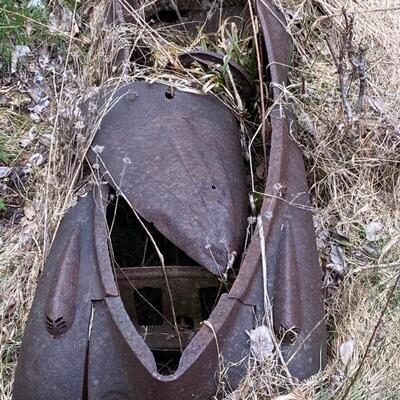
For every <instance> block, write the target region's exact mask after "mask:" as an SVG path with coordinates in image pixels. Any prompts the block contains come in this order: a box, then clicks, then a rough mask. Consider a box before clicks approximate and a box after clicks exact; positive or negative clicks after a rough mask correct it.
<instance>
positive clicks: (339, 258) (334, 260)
mask: <svg viewBox="0 0 400 400" xmlns="http://www.w3.org/2000/svg"><path fill="white" fill-rule="evenodd" d="M330 259H331V263H330V264H328V266H329V267H330V268H332V269H333V270H334V271H336V272H337V273H338V274H339V275H342V276H343V275H344V272H345V270H346V264H345V261H344V251H343V249H342V248H341V247H339V246H337V245H336V244H334V245H332V248H331V253H330Z"/></svg>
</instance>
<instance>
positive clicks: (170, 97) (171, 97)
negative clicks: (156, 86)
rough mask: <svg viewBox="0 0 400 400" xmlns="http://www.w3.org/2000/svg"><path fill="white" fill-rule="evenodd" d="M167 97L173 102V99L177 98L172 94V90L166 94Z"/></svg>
mask: <svg viewBox="0 0 400 400" xmlns="http://www.w3.org/2000/svg"><path fill="white" fill-rule="evenodd" d="M165 97H166V98H167V99H168V100H171V99H173V98H174V97H175V94H174V93H172V92H171V91H170V90H167V91H166V92H165Z"/></svg>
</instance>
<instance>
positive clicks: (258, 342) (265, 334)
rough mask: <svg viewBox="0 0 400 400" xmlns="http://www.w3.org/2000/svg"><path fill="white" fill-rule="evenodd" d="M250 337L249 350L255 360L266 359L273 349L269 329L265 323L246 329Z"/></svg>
mask: <svg viewBox="0 0 400 400" xmlns="http://www.w3.org/2000/svg"><path fill="white" fill-rule="evenodd" d="M246 333H247V334H248V335H249V338H250V351H251V354H252V356H253V357H254V358H255V359H256V360H257V361H261V362H262V361H266V360H267V359H268V358H270V357H271V356H272V354H273V351H274V343H273V340H272V333H271V329H270V328H268V327H267V326H265V325H261V326H258V327H257V328H255V329H252V330H251V331H246Z"/></svg>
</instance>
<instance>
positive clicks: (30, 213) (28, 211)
mask: <svg viewBox="0 0 400 400" xmlns="http://www.w3.org/2000/svg"><path fill="white" fill-rule="evenodd" d="M24 214H25V217H26V219H27V220H28V221H32V220H33V219H34V218H35V216H36V211H35V209H34V208H33V207H32V206H31V205H30V204H27V205H26V206H25V207H24Z"/></svg>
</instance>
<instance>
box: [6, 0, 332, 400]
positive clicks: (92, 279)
mask: <svg viewBox="0 0 400 400" xmlns="http://www.w3.org/2000/svg"><path fill="white" fill-rule="evenodd" d="M257 10H258V17H259V20H260V22H261V26H262V33H263V38H264V43H265V46H266V51H267V56H268V68H269V74H270V77H271V85H270V87H271V98H272V100H274V99H275V100H276V99H278V97H279V95H280V89H279V87H281V86H282V85H285V83H286V82H287V80H288V64H289V57H290V38H289V35H288V34H287V32H286V31H285V21H284V18H283V17H282V15H281V14H280V13H279V11H278V10H277V9H276V8H275V7H274V6H273V5H272V2H271V1H267V0H262V1H257ZM165 91H166V87H164V86H163V85H160V84H154V85H149V84H146V83H144V82H135V83H132V84H129V85H125V86H123V87H121V88H118V89H117V91H113V93H114V94H115V93H117V95H119V97H120V98H121V100H120V101H118V103H117V106H114V107H113V108H112V110H111V111H110V112H109V113H108V114H107V115H106V116H105V117H104V119H103V123H102V127H101V129H100V131H99V133H98V135H97V136H96V138H95V142H94V144H97V145H98V146H99V147H102V146H104V147H105V148H104V149H102V151H101V154H97V155H94V156H93V155H92V156H91V157H92V162H96V163H99V162H100V164H102V163H104V165H103V166H102V167H101V168H103V169H102V172H103V174H104V175H103V178H104V179H107V180H108V185H102V186H100V188H96V189H94V190H93V192H91V193H89V194H88V195H87V196H86V197H85V198H82V199H80V200H79V202H78V204H77V205H76V206H74V207H73V208H71V209H70V210H69V211H68V212H67V214H66V216H65V217H64V219H63V221H62V223H61V226H60V228H59V231H58V233H57V236H56V238H55V241H54V243H53V246H52V249H51V251H50V254H49V256H48V259H47V262H46V266H45V268H44V271H43V274H42V277H41V280H40V283H39V285H38V288H37V291H36V296H35V299H34V303H33V306H32V310H31V314H30V317H29V320H28V323H27V326H26V330H25V335H24V340H23V345H22V349H21V354H20V357H19V360H18V366H17V372H16V378H15V384H14V397H13V398H14V399H15V400H21V399H25V400H27V399H28V400H29V399H32V400H39V399H41V400H50V399H59V400H72V399H83V400H84V399H93V400H98V399H104V400H112V399H113V400H117V399H120V400H123V399H152V400H155V399H160V400H161V399H163V400H165V399H177V398H178V399H209V398H211V397H212V396H213V395H214V394H215V392H216V390H217V383H218V379H219V376H218V372H219V371H220V367H221V365H220V363H221V362H223V363H224V364H225V365H228V364H230V365H231V367H230V368H229V369H228V372H227V374H226V376H225V379H227V380H228V382H229V384H230V385H231V387H232V388H234V387H236V386H237V385H238V384H239V381H240V379H241V378H242V377H243V375H244V373H245V363H241V362H240V361H241V360H243V358H245V357H246V356H247V355H249V351H250V345H249V338H248V335H247V333H246V331H250V330H252V329H254V328H255V326H256V324H257V321H259V320H260V318H261V317H262V315H263V314H264V312H265V309H264V307H265V296H264V294H265V293H264V289H265V287H264V282H265V281H264V279H263V268H262V256H261V243H265V261H266V269H267V288H266V289H267V292H268V298H269V301H270V305H271V307H272V314H273V322H274V329H275V331H276V333H277V335H278V336H279V335H280V334H281V333H282V330H286V329H291V332H292V333H294V334H293V335H290V336H283V337H281V339H282V351H283V356H284V359H285V360H286V362H287V363H288V368H289V370H290V372H291V373H292V374H293V375H294V376H295V377H297V378H299V379H303V378H307V377H309V376H310V375H312V374H313V373H316V372H318V370H319V369H320V368H321V367H323V366H324V363H325V352H326V350H325V324H324V313H323V304H322V294H321V271H320V267H319V264H318V255H317V251H316V246H315V239H314V227H313V221H312V216H311V213H310V212H309V211H308V206H309V196H308V188H307V184H306V176H305V170H304V164H303V159H302V155H301V152H300V151H299V149H298V148H297V146H296V145H295V144H294V142H292V141H291V139H290V135H289V129H290V128H291V127H292V123H293V118H292V115H291V113H290V110H289V109H288V108H286V107H282V106H280V105H278V104H276V105H274V106H273V107H272V110H270V123H271V127H272V134H271V150H270V155H269V162H268V176H267V181H266V186H265V193H266V194H267V195H266V196H265V198H264V201H263V205H262V208H261V212H260V216H261V219H262V223H263V229H262V233H263V237H261V238H260V230H257V231H256V233H255V234H254V235H253V237H252V240H251V243H250V244H249V246H248V248H247V249H246V252H245V256H244V259H243V261H242V263H241V265H240V268H239V269H238V271H237V276H236V278H235V280H234V281H233V282H231V283H230V284H229V285H228V286H229V287H228V288H227V289H226V290H224V291H223V292H224V293H219V294H220V296H219V297H218V301H217V302H216V304H215V307H214V308H213V310H212V312H211V314H210V315H208V319H207V323H206V324H201V323H200V322H201V319H202V318H204V312H202V311H201V309H199V308H198V306H196V304H197V303H198V301H199V300H198V295H199V293H200V290H201V289H204V288H217V287H218V285H219V283H218V282H219V280H218V279H219V278H220V279H223V280H224V279H225V278H226V276H225V275H224V274H225V273H226V266H227V265H228V263H229V256H230V255H231V254H232V253H233V252H234V251H235V252H237V253H238V254H239V253H240V252H241V250H242V249H241V245H242V243H243V238H244V236H243V232H244V230H245V227H246V217H247V210H246V208H245V207H244V206H243V205H244V204H246V202H247V199H246V196H247V195H246V185H245V181H244V173H243V160H242V158H241V154H240V143H239V133H238V129H237V127H236V123H235V120H234V117H233V116H232V115H231V113H230V112H229V111H228V110H227V109H225V108H224V107H223V106H222V105H221V104H220V103H219V102H218V101H217V100H215V99H212V98H211V97H210V96H198V95H194V94H189V93H183V92H176V93H175V97H173V98H172V99H167V98H166V97H165ZM107 96H109V94H107V95H105V96H104V99H107V98H109V97H107ZM146 99H147V100H146ZM149 104H150V106H149V107H150V108H148V109H147V111H146V109H145V106H148V105H149ZM151 104H152V105H151ZM141 107H142V108H143V109H142V108H141ZM191 107H192V108H193V109H195V110H196V113H194V114H193V115H192V114H191V113H192V110H190V108H191ZM129 110H130V111H129ZM135 110H136V111H135ZM185 110H186V111H185ZM187 110H189V111H187ZM113 113H114V114H113ZM119 113H122V114H119ZM140 113H141V114H142V116H141V117H140V115H139V114H140ZM121 115H126V118H128V119H129V118H130V121H131V125H130V126H135V129H139V128H140V129H141V130H142V131H143V132H150V131H151V129H152V126H153V128H154V129H155V131H157V129H159V130H160V132H161V130H163V129H166V132H167V133H168V132H172V130H173V128H174V126H176V124H178V126H180V127H185V128H182V130H183V131H184V130H185V129H186V131H187V130H188V128H187V127H188V126H191V125H190V124H192V125H193V129H194V130H196V129H197V131H196V132H200V131H201V133H202V134H204V135H203V137H202V138H200V139H199V140H200V141H199V142H198V143H197V142H195V143H191V144H189V145H188V144H187V142H185V140H184V138H182V140H181V141H179V140H178V141H174V140H175V139H174V140H172V139H171V140H172V142H171V148H173V149H174V151H173V154H174V157H178V158H180V160H181V161H180V162H181V164H179V165H180V166H179V168H184V167H187V165H190V163H192V162H193V163H194V166H193V169H192V170H191V171H192V172H190V173H187V174H188V176H189V178H190V179H191V180H193V182H194V186H193V187H194V188H195V189H196V190H199V193H200V195H199V196H200V198H201V200H202V202H200V203H199V205H198V206H196V208H193V209H190V207H189V208H188V209H186V207H184V206H182V205H183V204H184V203H185V198H184V197H182V198H179V196H178V197H177V198H176V199H175V203H176V204H175V205H174V204H173V203H174V202H171V200H170V198H169V197H168V196H171V195H172V194H171V192H172V193H178V192H179V189H180V187H179V179H180V176H179V175H177V174H179V173H180V172H179V171H180V169H179V168H178V167H177V168H178V170H176V171H174V169H173V168H172V172H171V174H172V175H171V176H169V177H168V179H167V181H168V182H172V181H173V174H175V176H176V181H177V185H178V186H177V187H176V188H175V189H174V188H172V189H171V187H168V188H165V187H164V186H163V184H164V182H160V181H159V180H157V179H155V178H154V177H157V176H158V177H160V176H162V173H161V172H163V171H162V169H163V168H165V165H166V164H165V163H164V164H161V165H160V166H159V167H157V157H158V156H159V154H157V151H155V153H154V157H153V158H152V159H149V169H148V170H149V172H148V176H144V177H143V179H147V178H149V179H153V181H152V187H153V189H154V187H155V188H156V189H157V190H155V189H154V192H153V191H152V190H153V189H152V188H150V189H149V187H148V186H146V184H145V183H143V185H144V186H140V185H139V189H138V186H135V185H131V186H130V182H132V181H130V180H129V179H128V180H126V183H125V184H122V185H120V183H121V182H124V180H123V179H122V178H123V175H124V174H126V175H125V176H128V177H129V176H131V175H130V174H133V175H132V176H134V174H135V172H134V169H131V170H130V169H129V168H132V166H134V165H135V162H134V158H135V154H134V153H129V154H130V157H129V159H127V157H126V152H131V151H132V148H131V147H130V145H129V143H127V142H123V141H119V142H118V141H117V142H113V141H112V140H113V139H112V138H109V139H107V132H119V135H122V136H119V137H120V138H121V137H124V138H125V136H123V135H129V132H126V124H127V122H126V121H125V122H124V121H123V120H121V118H122V117H121ZM138 115H139V116H138ZM168 115H170V116H171V117H170V118H169V119H168V118H167V116H168ZM190 115H192V117H191V119H190V118H189V116H190ZM166 119H168V120H166ZM176 120H179V121H180V122H176ZM152 124H153V125H152ZM169 124H171V126H172V128H171V129H172V130H171V129H170V128H168V126H169ZM179 124H181V125H179ZM132 129H133V128H132ZM168 129H170V130H168ZM186 131H185V132H186ZM212 133H214V135H215V137H213V136H212V135H211V134H212ZM218 135H219V136H220V138H218ZM232 135H233V136H232ZM235 135H237V136H235ZM174 138H176V137H175V136H174ZM190 138H192V137H190ZM233 139H234V140H233ZM107 140H110V143H111V144H110V145H109V146H108V147H107ZM193 140H195V139H193ZM235 140H236V141H237V143H236V142H235ZM235 143H236V144H235ZM154 145H156V139H155V140H154ZM141 146H145V144H143V143H142V144H139V145H137V144H135V147H134V148H136V149H137V151H138V152H139V151H141V150H140V149H143V147H141ZM185 146H198V153H197V156H196V157H199V158H198V159H196V158H195V159H193V160H191V159H185V154H186V151H187V149H186V147H185ZM204 146H205V147H204ZM219 146H222V147H223V154H224V157H223V158H222V159H221V158H218V156H217V154H218V152H219V151H220V148H219ZM203 148H204V149H209V151H210V152H211V154H214V153H215V154H214V155H212V156H210V159H211V161H210V165H209V166H208V167H209V168H210V169H211V170H210V171H211V172H210V173H209V174H208V175H207V177H210V178H209V180H207V179H208V178H207V179H205V180H201V179H200V177H199V176H198V175H197V174H200V172H201V171H197V172H196V166H198V165H202V164H203V163H204V160H206V161H207V157H208V155H207V151H206V150H204V151H203ZM210 149H213V150H210ZM159 151H161V152H162V151H163V149H159ZM213 151H214V153H213ZM108 152H109V153H108ZM138 157H139V156H138ZM182 157H183V158H182ZM139 158H140V157H139ZM99 159H100V160H99ZM164 161H165V160H164ZM141 162H142V161H141ZM121 165H123V167H121ZM174 165H176V164H174ZM160 168H161V172H160V170H159V169H160ZM216 170H219V171H224V172H223V173H222V172H221V174H222V175H221V176H219V175H218V172H216ZM166 173H167V172H166ZM185 173H186V172H185ZM185 176H186V175H185ZM151 177H153V178H151ZM189 178H188V179H189ZM138 179H139V178H138ZM199 180H201V181H202V183H201V185H203V184H204V185H205V186H204V190H206V188H208V189H209V191H210V193H211V194H210V195H207V197H206V198H204V196H202V195H201V194H202V193H203V187H200V188H199V186H198V185H199V184H198V183H197V182H198V181H199ZM136 181H137V179H136V178H135V182H136ZM143 182H145V181H143ZM136 184H137V182H136ZM187 185H189V183H188V184H187ZM110 187H114V189H118V190H120V191H121V192H122V193H123V196H124V197H125V198H126V200H127V201H128V202H129V203H130V204H132V205H133V207H134V208H135V209H136V210H137V211H138V213H139V214H140V216H141V217H142V218H144V220H146V221H149V222H152V223H154V225H155V226H156V227H157V229H158V230H159V231H160V232H161V233H162V234H163V235H164V236H165V237H167V238H168V239H169V240H170V241H171V242H173V243H176V244H179V247H180V248H181V249H182V250H183V251H185V253H186V254H187V255H188V256H189V257H190V258H191V259H193V260H194V261H195V262H196V263H197V264H199V265H193V266H191V265H186V266H173V265H170V266H168V265H167V266H165V268H164V266H163V267H160V266H158V267H157V266H154V267H150V268H148V267H146V268H143V269H141V270H140V269H138V268H128V269H121V270H119V271H117V273H116V275H114V273H113V268H112V265H111V261H110V254H109V243H108V228H107V224H106V220H105V217H104V216H105V214H106V211H105V209H106V207H107V201H108V198H109V197H108V196H109V190H111V189H110ZM214 187H215V188H216V189H214ZM163 188H164V189H165V190H164V189H163ZM185 188H186V189H187V186H185ZM146 190H149V192H146ZM144 193H145V194H144ZM149 199H150V200H149ZM148 200H149V201H148ZM192 200H193V199H192V198H191V201H192ZM153 202H154V203H153ZM160 202H164V203H166V204H172V206H171V207H172V208H171V209H170V210H169V212H170V213H169V212H165V213H164V214H160V213H157V212H153V211H152V210H156V209H157V204H159V203H160ZM174 207H175V208H176V209H174ZM208 213H210V216H208ZM190 214H191V216H190ZM171 215H177V216H178V215H179V218H178V217H177V218H171ZM203 221H206V223H205V224H204V223H203ZM210 227H211V228H210ZM241 232H242V233H241ZM201 238H203V239H201ZM201 240H204V241H203V242H202V241H201ZM199 243H200V244H201V246H200V245H199ZM263 247H264V245H263ZM210 248H211V250H212V251H211V252H210V251H209V250H210ZM205 250H206V251H205ZM131 267H136V266H133V265H132V266H131ZM143 270H144V271H143ZM165 274H167V276H168V278H169V280H170V282H171V286H170V292H171V296H165V293H163V294H162V296H163V297H162V299H163V300H161V301H162V302H163V304H164V306H165V307H166V309H168V310H169V309H170V305H169V304H168V303H169V302H170V301H171V299H172V301H174V300H175V299H176V298H177V296H178V295H182V296H181V297H184V298H186V299H187V300H186V303H185V301H182V304H180V305H179V306H178V310H176V312H177V314H178V315H176V316H179V314H182V315H185V316H187V315H188V314H191V315H190V317H191V318H192V319H191V320H190V319H189V320H186V322H187V323H188V334H187V335H186V336H185V335H183V338H182V340H183V347H184V351H183V353H182V354H181V355H180V357H179V360H178V365H177V366H176V368H175V369H174V372H173V373H170V374H166V375H164V374H163V373H162V372H161V371H160V369H159V368H158V367H157V364H156V361H155V357H154V351H153V353H152V351H151V347H154V348H156V347H157V346H158V345H159V343H164V342H165V338H161V339H160V340H159V341H157V340H158V339H157V335H158V334H159V333H161V334H163V333H165V330H162V329H161V328H160V329H161V331H157V328H154V327H153V330H152V331H151V334H152V335H150V336H148V337H146V335H145V334H146V332H145V330H144V328H143V327H142V326H141V325H140V324H138V323H136V324H135V323H133V322H132V320H135V319H136V321H137V320H138V316H137V314H135V313H136V312H137V311H135V308H134V307H132V308H129V305H128V306H127V304H128V303H129V296H132V293H129V291H130V289H129V286H127V279H128V278H129V279H132V280H133V281H134V282H136V283H137V288H136V289H138V291H139V292H140V289H145V288H148V287H152V288H153V289H154V288H163V290H165V287H163V285H164V283H163V278H165ZM118 286H119V288H118ZM188 288H192V291H190V290H188ZM121 297H127V298H128V300H126V299H125V300H124V301H123V299H122V298H121ZM188 299H189V300H188ZM124 304H125V306H124ZM176 304H178V303H176ZM179 307H181V309H179ZM196 307H197V308H196ZM167 317H168V316H167ZM171 318H172V316H169V317H168V318H167V319H171ZM199 321H200V322H199ZM162 324H163V323H160V324H159V326H162ZM155 325H157V324H155ZM193 331H194V332H195V334H193ZM170 337H171V342H170V344H171V348H172V349H176V347H177V343H176V337H174V329H173V327H171V331H170ZM181 345H182V343H181ZM163 346H164V347H166V346H167V345H166V344H163Z"/></svg>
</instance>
